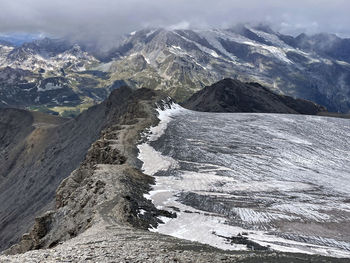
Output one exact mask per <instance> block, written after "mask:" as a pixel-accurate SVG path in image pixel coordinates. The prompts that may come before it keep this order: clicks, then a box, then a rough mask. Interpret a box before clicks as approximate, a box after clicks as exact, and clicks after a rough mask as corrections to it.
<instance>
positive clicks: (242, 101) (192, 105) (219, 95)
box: [183, 79, 327, 115]
mask: <svg viewBox="0 0 350 263" xmlns="http://www.w3.org/2000/svg"><path fill="white" fill-rule="evenodd" d="M183 106H184V107H185V108H188V109H190V110H195V111H203V112H253V113H290V114H308V115H316V114H318V113H319V112H326V111H327V109H326V108H325V107H323V106H320V105H317V104H315V103H313V102H311V101H307V100H303V99H294V98H292V97H289V96H284V95H279V94H276V93H274V92H272V91H270V90H269V89H267V88H265V87H263V86H261V85H260V84H258V83H243V82H241V81H239V80H233V79H224V80H222V81H219V82H217V83H215V84H213V85H212V86H209V87H206V88H204V89H203V90H200V91H198V92H197V93H195V94H194V95H193V96H192V97H190V98H189V99H188V100H187V101H186V102H184V104H183Z"/></svg>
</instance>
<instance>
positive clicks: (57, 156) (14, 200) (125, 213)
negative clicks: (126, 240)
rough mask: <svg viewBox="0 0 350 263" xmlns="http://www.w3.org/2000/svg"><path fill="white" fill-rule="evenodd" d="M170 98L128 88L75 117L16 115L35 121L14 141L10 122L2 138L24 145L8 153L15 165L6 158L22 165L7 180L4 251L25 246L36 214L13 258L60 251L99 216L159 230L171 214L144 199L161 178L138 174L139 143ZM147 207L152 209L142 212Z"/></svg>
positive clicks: (0, 184) (1, 184) (3, 185)
mask: <svg viewBox="0 0 350 263" xmlns="http://www.w3.org/2000/svg"><path fill="white" fill-rule="evenodd" d="M163 98H164V96H163V95H159V94H158V93H156V92H154V91H151V90H148V89H139V90H136V91H133V90H132V89H130V88H127V87H121V88H119V89H117V90H115V91H113V92H112V93H111V95H110V97H109V98H108V99H107V100H106V101H105V102H104V103H102V104H100V105H97V106H95V107H92V108H90V109H89V110H88V111H87V112H84V113H83V114H81V115H79V116H78V117H77V118H76V119H74V120H72V119H70V120H69V119H68V120H67V119H61V118H58V117H54V116H50V117H47V115H45V114H41V115H40V116H39V117H40V118H38V116H33V115H34V113H30V112H26V111H18V110H16V112H17V111H18V112H19V113H17V114H20V115H23V116H24V117H22V118H24V119H25V118H28V122H29V123H30V125H27V126H28V127H29V128H28V131H26V130H24V131H22V133H24V135H21V136H20V135H16V133H13V134H14V135H11V136H12V137H13V138H16V137H18V136H20V138H19V139H17V140H14V139H13V138H12V137H11V138H8V135H7V134H8V131H7V130H8V128H9V127H12V126H11V125H8V124H7V123H5V121H4V124H3V125H1V126H0V127H2V130H3V131H2V133H3V134H4V135H3V136H0V138H6V141H7V140H9V141H11V140H14V141H18V143H17V144H18V145H19V146H18V147H17V144H16V145H15V147H14V149H16V148H19V149H20V152H19V153H17V152H15V153H13V151H14V150H10V149H7V148H6V149H5V150H3V152H4V153H5V154H4V155H1V158H0V161H1V163H3V164H6V163H11V162H10V161H11V160H9V159H8V158H7V157H6V156H12V155H13V156H15V157H13V158H15V160H17V161H16V162H14V164H13V165H10V167H9V168H8V169H7V173H6V176H4V175H3V176H2V177H1V178H0V179H1V181H0V190H1V192H0V200H1V202H0V208H1V209H0V211H1V213H0V220H1V221H0V225H1V226H2V229H0V231H1V235H0V236H1V239H0V245H1V247H0V248H1V250H3V249H6V248H8V247H9V246H10V245H12V244H14V243H15V242H18V240H19V238H20V236H22V235H23V234H24V232H25V231H28V229H29V227H30V225H32V223H33V221H34V218H35V217H36V219H35V223H34V226H33V227H32V229H31V230H30V232H29V233H28V234H24V235H23V236H22V239H21V242H20V243H19V244H18V245H16V246H14V247H12V248H11V249H10V250H8V253H18V252H24V251H28V250H31V249H38V248H43V247H52V246H55V245H56V244H58V243H59V242H61V241H64V240H67V239H69V238H72V237H74V236H76V235H77V234H79V233H81V232H83V231H84V230H86V229H87V228H88V227H89V226H91V224H92V221H93V220H94V218H95V215H96V214H100V215H101V216H103V217H104V218H106V220H108V221H111V220H112V221H117V222H120V223H123V224H129V225H132V226H136V227H141V228H144V229H147V228H148V227H149V226H150V225H152V226H156V225H157V224H158V223H159V220H158V219H157V218H156V217H155V216H154V215H157V214H161V213H164V212H162V211H158V210H157V209H156V208H155V207H154V206H153V204H152V203H151V202H150V201H149V200H147V199H145V198H144V197H143V195H144V194H145V193H146V192H148V191H149V190H150V186H149V185H150V184H152V183H153V179H152V178H151V177H149V176H146V175H144V174H143V173H141V172H140V171H139V170H138V169H137V168H138V166H139V164H138V160H137V149H136V144H137V140H138V139H139V135H140V133H141V131H142V130H144V129H145V128H147V127H149V126H151V125H154V124H156V122H157V121H158V119H157V118H156V114H155V113H156V111H155V109H154V108H155V105H156V102H157V101H158V100H160V99H163ZM7 111H9V112H12V111H13V110H5V111H4V113H5V112H7ZM44 117H45V118H49V120H44ZM3 119H4V118H3ZM7 119H9V120H11V121H13V120H16V118H14V117H13V116H12V115H10V117H8V118H6V119H5V120H7ZM17 119H18V118H17ZM13 122H14V123H16V121H13ZM62 122H63V123H62ZM19 128H20V129H19V130H23V129H21V128H22V127H19ZM13 129H14V130H17V129H16V127H14V128H13ZM32 137H35V138H36V140H35V141H32ZM97 139H98V140H97ZM3 140H4V139H3ZM29 142H31V143H29ZM3 144H4V145H7V142H3ZM70 174H71V175H70ZM69 175H70V176H69ZM68 176H69V177H68ZM67 177H68V178H67ZM62 180H63V181H62ZM56 189H57V191H56ZM111 189H113V190H111ZM55 192H56V194H55ZM49 209H53V211H49V212H47V213H45V214H44V215H42V216H39V217H38V215H39V214H42V213H43V212H44V211H47V210H49ZM140 209H143V210H145V211H148V212H147V213H143V214H142V215H139V211H140ZM162 215H163V214H162ZM168 216H172V215H170V214H169V215H168Z"/></svg>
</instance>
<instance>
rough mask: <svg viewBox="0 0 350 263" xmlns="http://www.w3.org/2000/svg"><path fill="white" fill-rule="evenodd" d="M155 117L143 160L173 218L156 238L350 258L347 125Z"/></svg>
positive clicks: (265, 117)
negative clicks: (164, 237)
mask: <svg viewBox="0 0 350 263" xmlns="http://www.w3.org/2000/svg"><path fill="white" fill-rule="evenodd" d="M159 119H160V123H159V125H158V126H157V127H152V128H151V129H150V130H149V132H148V134H147V138H148V140H147V142H145V143H143V144H140V145H139V146H138V148H139V150H140V154H139V159H140V160H141V161H143V170H144V172H145V173H147V174H149V175H152V176H155V178H156V185H155V186H154V187H153V191H151V192H150V195H149V198H151V199H152V200H153V202H154V204H155V205H156V206H157V207H159V208H163V209H166V210H169V211H172V212H176V213H177V217H176V218H174V219H168V218H162V220H163V221H164V224H161V225H159V226H158V228H157V229H154V230H153V231H157V232H160V233H163V234H168V235H171V236H175V237H179V238H183V239H188V240H192V241H199V242H202V243H206V244H210V245H213V246H216V247H219V248H222V249H228V250H246V249H268V250H271V249H272V250H277V251H286V252H301V253H308V254H321V255H328V256H336V257H350V238H349V236H350V235H349V234H350V188H349V185H348V184H349V180H350V172H349V171H350V162H349V160H350V120H344V119H336V118H326V117H315V116H300V115H282V114H237V113H235V114H231V113H229V114H221V113H199V112H193V111H189V110H185V109H183V108H181V107H180V106H177V105H173V106H172V108H171V109H167V110H165V111H161V110H159ZM150 156H151V157H152V158H150ZM247 240H248V242H247ZM242 241H243V242H242ZM243 243H245V244H243ZM246 243H248V246H247V244H246Z"/></svg>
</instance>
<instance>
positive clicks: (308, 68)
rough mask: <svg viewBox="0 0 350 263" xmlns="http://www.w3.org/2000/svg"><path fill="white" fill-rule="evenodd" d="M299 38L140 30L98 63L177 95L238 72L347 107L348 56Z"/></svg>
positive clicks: (257, 32) (254, 32)
mask: <svg viewBox="0 0 350 263" xmlns="http://www.w3.org/2000/svg"><path fill="white" fill-rule="evenodd" d="M286 38H287V39H292V40H291V41H287V40H286ZM298 41H299V39H298V38H293V37H289V38H288V36H282V35H280V34H279V33H276V32H273V31H269V30H265V31H264V30H263V29H261V28H256V27H252V26H248V25H246V26H244V27H243V28H241V29H235V28H233V29H226V30H225V29H202V30H166V29H156V30H141V31H137V32H135V33H134V34H132V35H128V36H127V37H126V39H125V40H124V42H123V44H122V45H121V46H119V47H117V48H116V50H114V51H113V52H111V53H110V55H109V59H107V62H106V65H105V66H102V67H101V66H99V68H104V69H105V70H106V71H107V72H109V73H111V74H112V75H113V78H116V79H124V80H126V81H127V83H128V84H129V85H132V86H135V87H139V86H145V85H146V86H149V87H151V88H154V89H161V90H166V91H167V92H168V93H169V95H171V96H172V97H174V98H176V99H177V100H179V101H181V100H184V99H186V98H187V97H188V96H190V95H192V94H193V93H194V92H196V91H198V90H199V89H200V88H202V87H204V86H209V85H212V84H213V83H215V82H217V81H219V80H222V79H224V78H237V79H239V80H241V81H244V82H252V81H253V82H259V83H260V84H262V85H264V86H266V87H270V88H271V89H274V90H275V91H277V92H281V93H285V94H287V95H292V96H295V97H299V98H304V99H308V100H311V101H315V102H316V103H319V104H322V105H324V106H326V107H327V108H328V109H329V110H331V111H342V112H348V111H349V110H350V102H349V96H348V93H349V91H350V67H349V66H347V62H345V61H342V60H341V59H338V58H334V57H331V56H327V55H326V54H324V53H319V52H317V50H312V49H302V48H299V46H298V44H300V45H301V43H299V42H298ZM300 41H302V40H300ZM136 57H142V60H141V59H139V60H135V58H136ZM111 61H112V63H111ZM144 63H146V64H147V65H144ZM135 64H136V65H139V67H135ZM136 69H137V70H136Z"/></svg>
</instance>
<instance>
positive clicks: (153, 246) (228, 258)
mask: <svg viewBox="0 0 350 263" xmlns="http://www.w3.org/2000/svg"><path fill="white" fill-rule="evenodd" d="M159 102H160V103H159ZM156 103H157V105H158V106H159V105H168V104H169V103H171V100H169V98H167V97H164V95H159V94H158V93H156V92H154V91H151V90H147V89H140V90H137V91H132V90H131V89H129V88H122V89H120V90H118V91H116V92H113V93H112V95H111V96H110V97H109V99H108V100H107V101H106V102H105V103H103V105H101V106H100V107H98V108H97V109H98V112H99V114H102V115H98V116H99V117H101V116H103V117H104V120H105V122H104V125H102V127H103V129H102V131H101V133H100V136H99V138H98V139H97V140H96V141H95V142H94V143H93V144H92V145H91V147H90V149H89V150H88V153H87V154H86V157H85V159H84V160H83V161H82V163H81V164H80V166H79V167H78V168H77V169H76V170H75V171H73V172H72V173H71V175H70V176H69V177H67V178H66V179H65V180H64V181H63V182H62V183H61V184H60V186H59V187H58V189H57V191H56V197H55V207H54V208H53V209H52V210H50V211H48V212H46V213H44V214H43V215H42V216H39V217H37V218H36V220H35V224H34V226H33V227H32V229H31V230H30V232H29V233H28V234H24V235H23V237H22V240H21V241H20V242H19V243H18V244H17V245H14V246H12V247H11V248H10V249H8V250H7V251H5V253H4V254H3V255H2V256H0V261H1V262H23V261H25V262H63V261H68V262H97V261H98V262H116V261H117V262H261V261H264V262H291V261H293V262H346V260H342V259H331V258H326V257H321V256H310V255H300V254H288V253H274V252H264V253H263V252H249V253H248V252H227V251H222V250H218V249H214V248H212V247H209V246H206V245H202V244H198V243H193V242H190V241H183V240H179V239H176V238H172V237H167V236H164V235H160V234H156V233H152V232H149V231H147V229H148V228H152V227H155V226H156V225H157V224H159V223H161V220H160V219H158V218H162V216H167V217H172V216H175V215H174V214H171V213H169V212H164V211H160V210H157V209H155V207H154V206H153V204H152V203H151V201H150V200H148V199H146V198H145V197H144V194H145V193H147V192H148V191H149V190H150V185H151V184H152V183H153V180H154V179H153V178H152V177H149V176H147V175H145V174H143V173H142V172H141V171H140V163H139V161H138V160H137V148H136V145H137V143H138V142H139V140H140V139H141V136H140V134H141V132H143V131H145V130H147V128H149V127H150V126H152V125H156V124H157V123H158V119H157V114H156ZM97 109H96V108H95V109H94V110H95V111H97ZM93 113H94V112H93V111H92V110H90V112H89V114H90V117H91V114H93ZM79 118H83V116H80V117H79ZM79 118H78V119H79ZM33 249H34V251H29V250H33ZM37 249H39V250H37ZM26 251H28V252H26ZM23 252H25V253H24V254H17V253H23Z"/></svg>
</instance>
